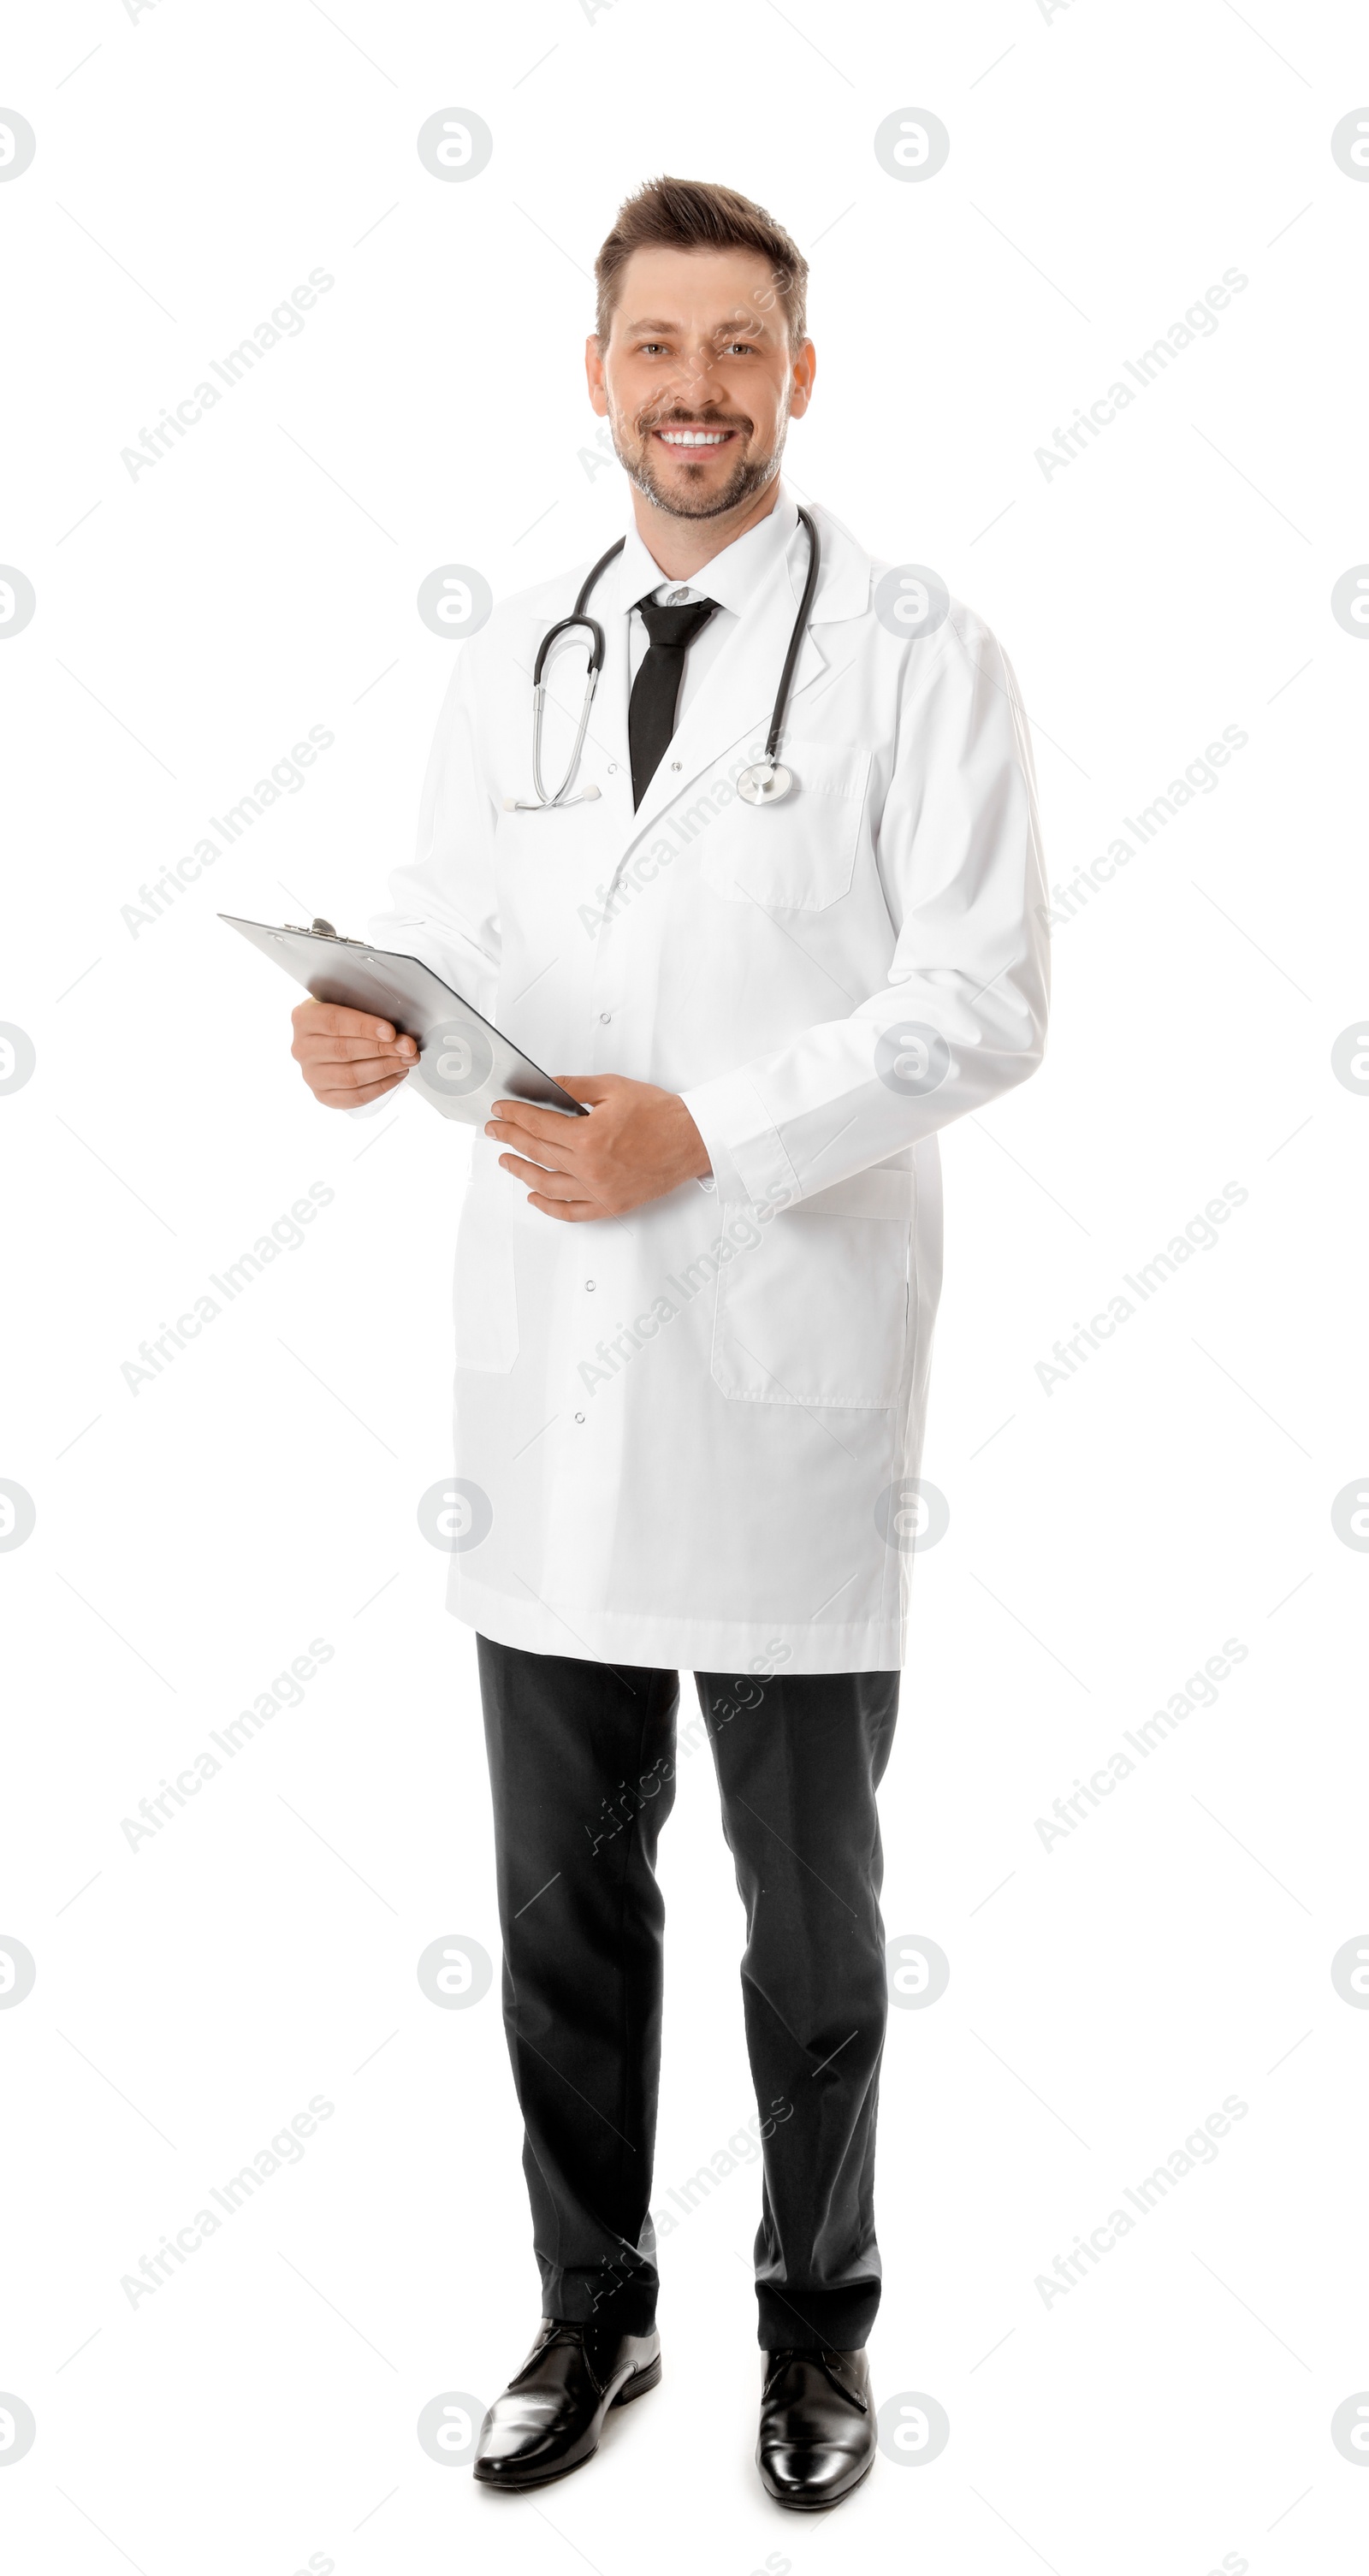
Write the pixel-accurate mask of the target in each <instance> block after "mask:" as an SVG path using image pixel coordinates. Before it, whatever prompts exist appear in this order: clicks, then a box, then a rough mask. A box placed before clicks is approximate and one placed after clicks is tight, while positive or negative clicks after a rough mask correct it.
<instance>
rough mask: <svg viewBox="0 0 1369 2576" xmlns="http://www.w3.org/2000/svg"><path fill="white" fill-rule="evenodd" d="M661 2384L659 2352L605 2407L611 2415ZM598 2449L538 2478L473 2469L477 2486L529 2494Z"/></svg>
mask: <svg viewBox="0 0 1369 2576" xmlns="http://www.w3.org/2000/svg"><path fill="white" fill-rule="evenodd" d="M660 2384H661V2356H660V2354H659V2353H657V2355H656V2358H655V2360H654V2361H650V2362H648V2363H647V2366H646V2369H645V2370H635V2371H634V2372H633V2374H632V2377H631V2379H627V2380H625V2381H624V2382H623V2385H622V2387H621V2388H620V2389H619V2391H618V2394H617V2396H616V2397H612V2398H610V2400H609V2402H608V2405H607V2407H606V2408H605V2410H604V2411H605V2413H606V2414H608V2415H611V2414H612V2413H613V2409H614V2407H615V2406H627V2405H630V2404H631V2401H632V2399H633V2398H634V2397H645V2396H646V2394H647V2392H648V2390H649V2389H652V2388H659V2386H660ZM598 2450H599V2444H598V2443H597V2442H596V2443H595V2445H594V2448H593V2450H592V2451H582V2452H581V2454H580V2457H579V2459H578V2460H567V2461H566V2462H565V2464H564V2466H563V2467H561V2468H556V2469H544V2470H543V2471H542V2473H541V2475H540V2476H539V2477H535V2478H516V2479H515V2478H501V2477H493V2478H492V2477H490V2476H489V2475H488V2473H487V2474H486V2475H485V2476H484V2477H482V2476H481V2474H480V2471H479V2469H478V2468H477V2469H474V2470H472V2472H471V2474H472V2476H473V2477H474V2479H475V2481H476V2484H477V2485H478V2486H482V2487H490V2488H492V2489H493V2490H494V2492H495V2493H496V2494H499V2493H500V2492H501V2491H502V2493H503V2494H505V2495H526V2494H527V2492H528V2490H529V2488H530V2487H551V2486H555V2484H556V2481H557V2479H558V2478H569V2477H573V2476H574V2474H575V2472H576V2470H577V2469H583V2468H584V2467H585V2466H586V2465H587V2463H588V2462H589V2461H590V2460H592V2459H595V2458H596V2457H597V2456H598Z"/></svg>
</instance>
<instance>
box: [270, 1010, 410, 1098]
mask: <svg viewBox="0 0 1369 2576" xmlns="http://www.w3.org/2000/svg"><path fill="white" fill-rule="evenodd" d="M290 1020H291V1025H292V1027H293V1029H294V1032H295V1043H294V1045H293V1046H292V1047H291V1049H290V1053H291V1054H292V1056H293V1057H294V1059H295V1062H296V1064H297V1065H298V1066H299V1069H300V1072H301V1073H302V1074H303V1076H304V1079H305V1081H306V1082H307V1083H308V1085H309V1088H310V1090H311V1091H312V1093H313V1095H314V1098H315V1099H316V1100H321V1101H322V1103H323V1106H324V1108H325V1109H362V1108H364V1107H365V1105H366V1102H367V1101H368V1100H379V1098H380V1097H381V1094H382V1093H383V1092H386V1091H393V1089H394V1087H395V1084H396V1083H397V1082H402V1081H403V1079H404V1076H405V1074H406V1073H407V1072H408V1070H409V1067H410V1066H411V1065H413V1064H417V1062H418V1048H417V1046H416V1045H415V1043H414V1041H413V1039H412V1038H409V1037H399V1036H397V1035H396V1032H395V1030H394V1029H393V1028H392V1027H391V1024H390V1022H389V1021H388V1020H377V1019H373V1018H372V1016H371V1013H370V1012H369V1011H347V1010H344V1009H343V1007H342V1005H341V1003H339V1002H315V1001H312V1000H310V1001H307V1002H301V1003H300V1005H299V1007H298V1009H297V1010H294V1011H292V1012H291V1014H290Z"/></svg>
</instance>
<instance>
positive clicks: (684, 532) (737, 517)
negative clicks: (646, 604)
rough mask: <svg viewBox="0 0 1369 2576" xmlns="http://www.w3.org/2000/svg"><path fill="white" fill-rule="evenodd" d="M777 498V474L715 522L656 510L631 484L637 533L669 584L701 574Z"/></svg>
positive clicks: (763, 515)
mask: <svg viewBox="0 0 1369 2576" xmlns="http://www.w3.org/2000/svg"><path fill="white" fill-rule="evenodd" d="M779 497H780V478H779V476H778V474H776V475H775V476H774V477H773V478H772V480H771V481H770V482H769V483H767V484H766V487H765V489H764V491H763V492H753V493H752V494H751V495H750V497H749V499H747V500H745V501H739V502H738V504H737V507H736V509H735V510H723V511H722V512H720V514H719V516H718V517H717V518H716V519H682V518H677V517H676V516H675V515H674V513H673V512H672V511H669V510H661V509H658V508H657V506H656V503H655V502H654V501H649V500H648V499H647V496H646V494H645V493H644V492H640V491H639V490H638V488H637V486H636V484H635V483H634V484H633V486H632V515H633V517H634V519H635V520H636V522H637V534H638V536H639V537H640V538H641V540H642V543H643V545H644V546H645V547H646V550H647V553H648V554H649V555H650V556H651V558H652V561H653V562H654V563H658V564H659V565H660V567H661V570H662V572H663V573H664V574H665V576H666V579H667V580H668V581H687V580H688V579H689V577H690V575H691V574H692V573H696V572H702V570H703V567H704V565H705V564H707V563H711V562H712V561H713V558H714V556H715V555H720V554H721V553H722V551H723V548H724V546H730V545H734V544H735V543H736V540H737V538H738V537H744V536H745V534H746V532H747V529H748V528H754V527H756V526H758V525H759V523H760V521H761V520H762V519H768V518H769V516H770V513H771V511H772V510H773V509H774V507H775V504H776V502H777V501H778V499H779Z"/></svg>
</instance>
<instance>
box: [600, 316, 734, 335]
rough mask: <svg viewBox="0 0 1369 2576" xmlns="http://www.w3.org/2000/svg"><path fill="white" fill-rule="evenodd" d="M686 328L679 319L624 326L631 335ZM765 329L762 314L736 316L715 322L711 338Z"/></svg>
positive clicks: (626, 323) (633, 323)
mask: <svg viewBox="0 0 1369 2576" xmlns="http://www.w3.org/2000/svg"><path fill="white" fill-rule="evenodd" d="M684 327H685V326H684V324H683V323H682V322H680V321H679V320H678V319H677V320H676V321H673V322H663V321H659V320H651V321H646V322H625V323H624V325H623V328H624V330H625V331H627V332H629V333H636V332H638V331H682V330H683V329H684ZM765 327H766V325H765V320H764V317H763V316H762V315H760V314H746V315H741V316H738V315H736V314H734V315H733V317H732V319H731V320H730V321H728V322H715V323H714V325H713V328H712V331H711V332H710V334H709V337H710V338H711V339H714V340H720V339H722V337H723V336H724V334H725V333H727V332H731V333H733V334H735V333H736V332H738V331H751V332H757V331H763V330H764V329H765Z"/></svg>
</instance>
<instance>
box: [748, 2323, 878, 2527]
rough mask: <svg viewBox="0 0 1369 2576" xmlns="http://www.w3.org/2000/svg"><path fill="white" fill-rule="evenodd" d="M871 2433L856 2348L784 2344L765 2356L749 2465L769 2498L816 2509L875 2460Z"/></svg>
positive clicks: (870, 2402) (845, 2491)
mask: <svg viewBox="0 0 1369 2576" xmlns="http://www.w3.org/2000/svg"><path fill="white" fill-rule="evenodd" d="M877 2442H878V2434H877V2428H876V2424H875V2401H874V2398H873V2397H872V2395H871V2393H870V2366H869V2363H868V2362H867V2360H866V2358H865V2354H864V2353H863V2352H833V2351H831V2350H830V2349H829V2347H828V2346H827V2345H826V2344H822V2345H820V2346H818V2347H817V2348H816V2349H813V2350H800V2349H798V2348H796V2347H790V2348H788V2349H786V2350H785V2351H783V2352H768V2353H767V2354H766V2356H765V2380H764V2384H763V2387H762V2390H761V2434H760V2440H759V2442H758V2443H757V2445H756V2466H757V2467H758V2469H759V2470H760V2473H761V2484H762V2485H763V2486H764V2488H765V2491H766V2494H767V2495H772V2496H773V2497H774V2499H775V2502H776V2504H787V2505H792V2506H793V2507H794V2509H795V2510H796V2511H797V2512H799V2513H820V2512H821V2511H822V2510H823V2509H824V2507H825V2506H827V2505H830V2504H840V2502H841V2500H842V2497H843V2496H848V2495H849V2494H850V2493H851V2490H852V2488H853V2487H858V2486H859V2485H860V2482H861V2480H862V2478H867V2477H868V2476H869V2474H870V2471H871V2469H872V2468H873V2467H874V2464H875V2451H876V2448H877Z"/></svg>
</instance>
